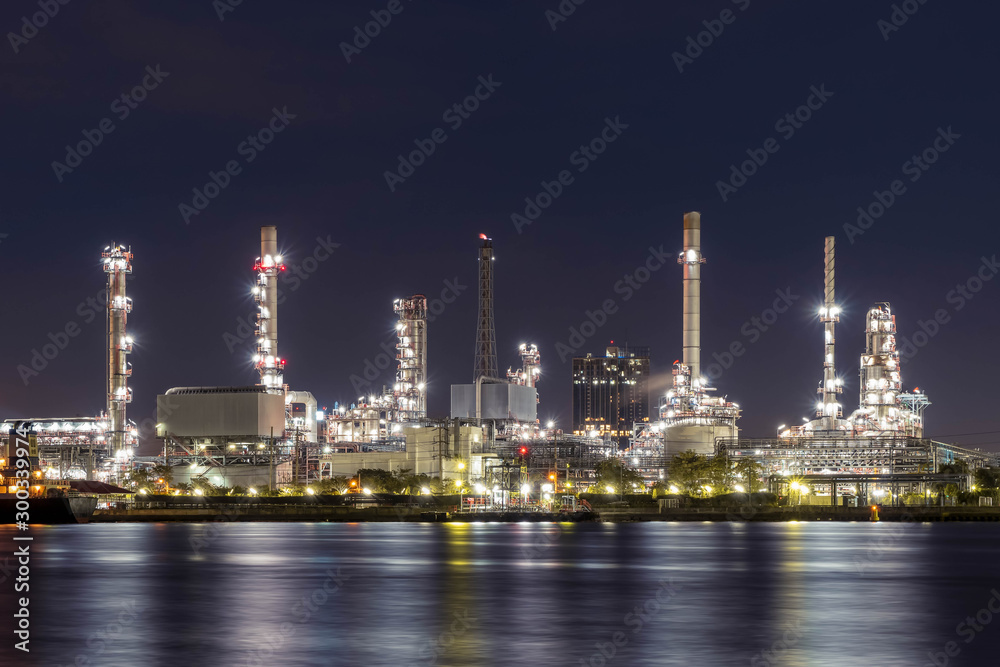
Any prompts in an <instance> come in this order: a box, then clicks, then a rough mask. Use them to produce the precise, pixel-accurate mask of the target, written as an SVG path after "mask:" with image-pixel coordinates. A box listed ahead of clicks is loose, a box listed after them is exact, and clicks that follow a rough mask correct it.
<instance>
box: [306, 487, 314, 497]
mask: <svg viewBox="0 0 1000 667" xmlns="http://www.w3.org/2000/svg"><path fill="white" fill-rule="evenodd" d="M306 493H308V494H309V495H310V496H311V495H313V494H315V493H316V492H315V491H313V490H312V487H310V488H308V489H306Z"/></svg>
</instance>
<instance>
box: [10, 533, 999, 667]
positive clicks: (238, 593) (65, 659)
mask: <svg viewBox="0 0 1000 667" xmlns="http://www.w3.org/2000/svg"><path fill="white" fill-rule="evenodd" d="M33 530H34V531H35V534H36V535H37V536H38V537H37V546H36V554H35V557H34V560H33V562H32V577H33V579H32V581H33V584H32V596H33V597H32V610H33V612H32V620H33V626H32V627H33V628H34V632H33V644H32V648H33V652H32V656H31V658H32V659H33V660H39V659H40V660H41V662H38V663H37V664H60V665H70V664H73V662H74V660H75V659H76V658H77V656H80V655H83V656H86V657H87V658H88V659H89V661H90V662H89V664H91V665H101V666H105V665H109V666H113V665H128V666H129V667H137V666H142V667H146V666H153V665H181V666H183V667H196V666H200V665H206V666H208V665H212V666H214V665H225V666H226V667H230V666H232V665H251V666H256V665H364V666H368V665H392V666H394V667H395V666H398V665H403V666H405V665H430V664H435V665H441V666H462V667H468V666H476V665H567V666H569V665H572V666H577V665H581V664H584V665H585V664H592V665H595V666H596V665H601V664H603V663H602V662H601V660H600V659H599V658H600V656H601V653H600V650H601V648H602V647H603V649H604V651H605V652H606V653H608V652H610V651H611V650H613V651H614V656H613V657H612V658H611V659H610V660H608V661H607V664H608V665H629V666H636V667H645V666H648V665H685V666H687V665H748V664H750V661H751V659H752V658H754V657H755V656H762V657H764V658H766V657H767V656H764V655H762V654H761V651H764V650H768V649H771V648H772V647H777V648H778V649H779V653H777V654H775V655H776V659H774V660H772V664H776V665H778V664H780V665H787V666H789V667H794V666H803V667H805V666H814V665H836V666H838V667H839V666H841V665H879V666H884V665H914V666H916V665H927V664H932V663H930V662H929V660H928V655H927V652H928V651H934V652H939V651H943V650H944V646H945V644H946V643H947V642H949V641H956V642H957V643H958V645H959V647H960V649H961V653H960V654H959V655H958V656H957V657H954V658H952V659H951V661H950V663H949V664H951V665H994V664H998V663H1000V661H998V660H996V659H995V656H996V650H997V647H998V646H1000V619H998V621H997V622H996V623H995V624H994V625H987V626H985V627H984V629H983V631H982V632H981V633H979V634H978V635H977V636H976V638H975V639H974V640H973V641H972V642H971V643H968V644H966V643H965V642H964V640H963V638H962V637H960V636H958V635H957V634H956V631H955V628H956V626H957V624H958V623H960V622H961V621H962V620H963V619H964V618H965V617H966V616H969V615H974V614H975V613H976V612H977V611H979V610H980V609H982V608H984V607H985V606H986V603H987V602H988V601H989V598H990V595H991V592H990V591H991V589H993V588H994V587H997V588H1000V565H998V562H997V557H996V554H997V553H998V551H1000V525H996V524H917V525H904V524H884V523H883V524H868V523H856V524H850V523H794V524H793V523H781V524H763V523H754V524H737V523H718V524H708V523H697V524H689V523H641V524H533V523H531V524H498V523H491V524H400V523H391V524H390V523H372V524H336V523H324V524H285V523H277V524H264V523H245V524H219V525H216V526H214V527H213V526H210V525H205V524H201V525H193V524H118V525H112V524H91V525H85V526H51V527H35V528H34V529H33ZM0 536H2V537H0V539H2V540H3V541H5V542H7V543H10V542H9V535H8V534H7V533H5V532H4V529H0ZM192 539H194V542H195V543H196V544H201V546H200V549H199V551H198V552H197V553H196V552H195V549H194V548H192ZM198 540H206V542H199V541H198ZM338 568H339V572H340V575H342V577H343V579H342V581H343V586H342V587H340V588H338V584H337V581H336V577H337V571H338ZM859 568H861V569H863V570H864V576H862V575H861V574H860V573H859ZM671 578H672V580H673V581H674V582H676V584H677V585H679V587H680V589H679V590H678V591H677V593H676V595H675V596H674V597H672V598H670V599H669V600H668V601H666V602H664V603H663V604H660V603H659V602H656V597H655V596H656V593H657V590H658V589H659V588H660V583H659V582H661V581H664V580H668V579H671ZM35 582H37V585H36V583H35ZM324 583H325V584H326V589H324ZM328 591H329V592H328ZM310 596H312V600H313V602H312V603H311V609H310V607H309V606H307V603H308V602H309V598H310ZM133 599H134V601H135V605H136V608H137V609H138V610H140V612H141V613H140V614H139V616H138V618H135V617H131V621H130V622H129V623H126V624H123V625H121V626H117V625H116V620H115V619H116V618H118V617H119V616H120V614H121V612H122V610H123V609H124V605H125V604H126V603H127V601H128V600H133ZM661 599H666V598H661ZM644 606H645V609H644ZM283 623H285V624H287V625H285V626H284V628H283V627H282V624H283ZM99 631H103V632H106V633H109V634H110V635H113V638H110V639H107V638H105V637H104V636H103V635H101V636H99V637H98V638H97V639H95V633H96V632H99ZM615 633H620V634H619V635H618V636H617V638H618V641H619V646H617V647H616V646H615V644H614V639H615ZM783 636H784V637H786V638H788V639H790V640H791V642H792V645H791V646H790V647H788V648H787V649H784V650H780V649H781V648H782V645H781V644H780V643H777V644H776V642H779V640H781V639H782V637H783ZM88 640H89V641H90V645H89V646H88ZM279 642H280V645H279V646H277V647H276V648H274V649H272V648H270V645H272V644H275V643H279ZM592 657H593V660H592ZM432 659H433V661H432ZM5 664H6V663H5ZM11 664H14V663H11ZM19 664H36V663H31V662H24V663H19ZM755 664H764V663H763V662H757V663H755Z"/></svg>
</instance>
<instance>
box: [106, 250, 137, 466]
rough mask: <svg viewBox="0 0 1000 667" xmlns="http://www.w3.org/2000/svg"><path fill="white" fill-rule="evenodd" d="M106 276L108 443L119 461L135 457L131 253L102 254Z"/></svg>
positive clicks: (125, 251) (127, 251)
mask: <svg viewBox="0 0 1000 667" xmlns="http://www.w3.org/2000/svg"><path fill="white" fill-rule="evenodd" d="M101 259H102V262H103V265H104V272H105V273H106V274H108V319H107V333H108V347H107V363H108V368H107V399H108V407H107V409H108V420H107V433H106V436H105V437H106V439H107V444H108V450H109V451H108V453H109V454H110V455H111V456H114V457H115V458H116V459H117V460H120V461H121V460H128V459H130V458H131V456H132V446H133V445H134V439H133V437H130V431H129V428H128V422H127V421H126V414H125V406H126V405H128V404H129V403H131V402H132V389H131V388H130V387H129V386H128V378H129V376H131V375H132V364H130V363H129V362H128V355H129V354H131V352H132V337H131V336H129V335H128V330H127V326H126V325H127V321H128V314H129V313H130V312H131V311H132V300H131V299H130V298H128V296H127V295H126V293H125V280H126V276H127V275H129V274H130V273H132V251H131V249H130V248H126V247H125V246H120V245H111V246H109V247H107V248H105V250H104V252H103V253H101Z"/></svg>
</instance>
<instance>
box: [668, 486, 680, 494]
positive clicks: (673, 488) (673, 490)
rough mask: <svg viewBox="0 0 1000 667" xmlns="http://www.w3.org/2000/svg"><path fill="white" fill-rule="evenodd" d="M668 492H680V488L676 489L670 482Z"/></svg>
mask: <svg viewBox="0 0 1000 667" xmlns="http://www.w3.org/2000/svg"><path fill="white" fill-rule="evenodd" d="M670 493H680V489H678V488H677V487H676V486H674V485H673V484H671V485H670Z"/></svg>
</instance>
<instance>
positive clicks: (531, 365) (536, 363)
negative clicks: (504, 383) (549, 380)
mask: <svg viewBox="0 0 1000 667" xmlns="http://www.w3.org/2000/svg"><path fill="white" fill-rule="evenodd" d="M517 353H518V354H519V355H520V356H521V368H519V369H518V370H516V371H515V370H512V369H510V368H508V369H507V380H508V381H509V382H511V383H512V384H519V385H522V386H524V387H534V386H535V385H536V384H537V383H538V379H539V377H541V374H542V357H541V354H540V353H539V352H538V346H537V345H535V344H534V343H532V344H530V345H529V344H527V343H521V345H520V346H519V347H518V348H517Z"/></svg>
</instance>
